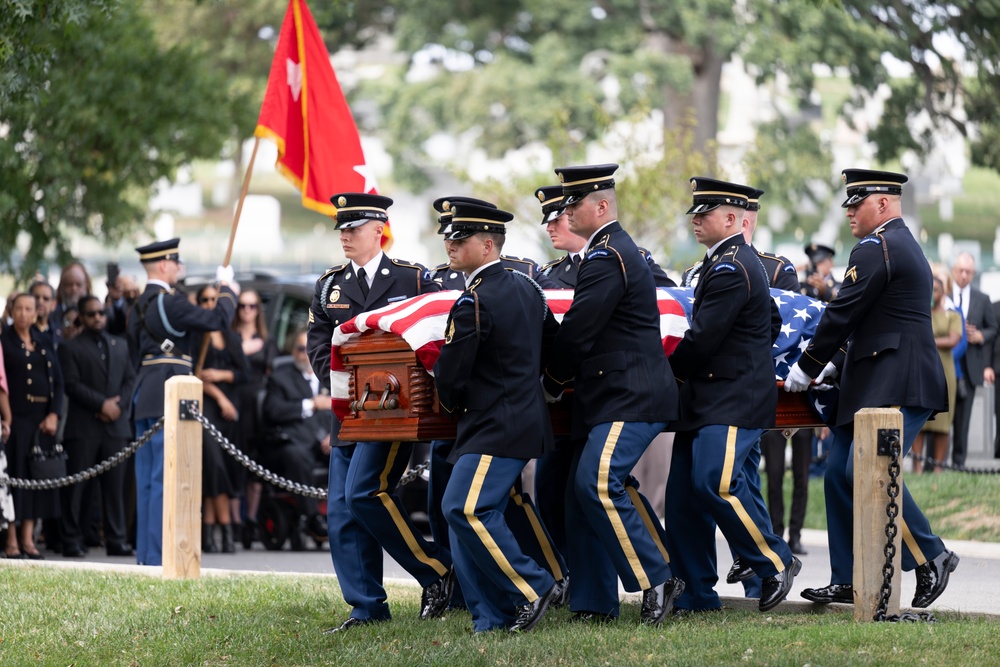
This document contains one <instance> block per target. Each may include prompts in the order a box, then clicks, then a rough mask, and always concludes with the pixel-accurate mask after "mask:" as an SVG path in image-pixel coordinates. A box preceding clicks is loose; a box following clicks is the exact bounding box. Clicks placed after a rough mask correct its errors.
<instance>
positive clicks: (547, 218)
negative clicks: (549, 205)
mask: <svg viewBox="0 0 1000 667" xmlns="http://www.w3.org/2000/svg"><path fill="white" fill-rule="evenodd" d="M565 212H566V209H564V208H559V209H556V210H555V211H549V212H548V213H546V214H545V215H543V216H542V224H543V225H547V224H549V223H550V222H552V221H554V220H556V219H557V218H558V217H559V216H560V215H562V214H563V213H565Z"/></svg>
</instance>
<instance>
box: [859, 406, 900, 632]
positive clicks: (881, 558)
mask: <svg viewBox="0 0 1000 667" xmlns="http://www.w3.org/2000/svg"><path fill="white" fill-rule="evenodd" d="M879 429H896V430H897V431H898V433H899V442H900V447H902V441H903V415H902V414H901V413H900V411H899V410H894V409H892V408H865V409H863V410H859V411H858V412H857V414H855V417H854V620H855V621H862V622H869V621H871V620H872V617H873V616H874V615H875V609H876V608H877V607H878V602H879V594H880V592H881V588H882V567H883V565H885V544H886V539H887V538H886V535H885V526H886V523H887V522H888V520H889V518H888V516H887V515H886V506H887V505H888V504H889V495H888V488H889V461H890V457H889V456H886V455H879V454H878V439H879V438H878V432H879ZM900 467H901V469H900V474H899V478H898V480H897V482H898V484H899V496H898V497H897V498H896V504H897V505H899V513H898V514H897V516H896V529H897V530H896V537H895V539H894V540H893V544H894V545H895V546H896V556H895V558H893V561H892V565H893V576H892V593H891V595H890V596H889V603H888V605H887V607H886V611H885V613H886V615H890V614H898V613H899V586H900V581H901V580H902V577H901V576H900V570H899V568H900V562H901V557H902V536H903V528H902V522H903V473H902V453H900Z"/></svg>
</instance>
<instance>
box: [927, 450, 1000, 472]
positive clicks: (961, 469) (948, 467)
mask: <svg viewBox="0 0 1000 667" xmlns="http://www.w3.org/2000/svg"><path fill="white" fill-rule="evenodd" d="M908 456H910V457H911V458H912V459H913V460H914V461H920V460H922V461H923V462H924V465H925V466H934V467H936V468H941V469H942V470H953V471H955V472H964V473H968V474H970V475H1000V467H996V468H966V467H965V466H957V465H955V464H953V463H948V462H946V461H938V460H936V459H933V458H931V457H930V456H920V455H918V454H914V453H913V450H910V453H909V454H908Z"/></svg>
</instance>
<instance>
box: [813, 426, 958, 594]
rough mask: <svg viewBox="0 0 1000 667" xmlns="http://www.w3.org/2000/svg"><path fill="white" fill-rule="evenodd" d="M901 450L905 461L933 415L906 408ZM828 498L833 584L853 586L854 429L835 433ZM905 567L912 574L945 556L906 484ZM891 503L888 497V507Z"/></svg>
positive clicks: (827, 478)
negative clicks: (917, 568) (851, 584)
mask: <svg viewBox="0 0 1000 667" xmlns="http://www.w3.org/2000/svg"><path fill="white" fill-rule="evenodd" d="M900 412H902V414H903V450H902V454H901V456H900V460H901V461H902V457H904V456H906V455H907V454H908V453H909V451H910V449H911V448H912V447H913V441H914V440H915V439H916V438H917V435H918V434H919V433H920V429H921V428H922V427H923V425H924V422H926V421H927V419H928V417H930V415H931V411H930V410H924V409H923V408H906V407H904V408H902V409H901V410H900ZM823 491H824V495H825V496H826V525H827V531H828V533H829V538H830V539H829V541H830V583H833V584H850V583H852V582H853V581H854V424H853V423H852V424H848V425H847V426H838V427H836V428H834V429H833V444H832V445H831V448H830V457H829V458H828V459H827V466H826V475H825V477H824V480H823ZM902 497H903V519H902V522H901V524H900V532H901V533H902V536H903V553H902V563H901V565H902V568H903V570H904V571H907V572H908V571H910V570H912V569H914V568H915V567H917V566H918V565H923V564H924V563H926V562H927V561H928V560H933V559H934V558H937V557H938V556H940V555H941V552H942V551H944V542H942V541H941V538H940V537H938V536H937V535H935V534H934V533H933V532H931V525H930V522H929V521H927V517H926V516H924V513H923V512H922V511H920V507H919V506H918V505H917V503H916V502H914V500H913V496H911V495H910V491H909V489H907V488H906V483H905V482H904V483H903V495H902ZM888 502H889V499H888V497H886V503H888Z"/></svg>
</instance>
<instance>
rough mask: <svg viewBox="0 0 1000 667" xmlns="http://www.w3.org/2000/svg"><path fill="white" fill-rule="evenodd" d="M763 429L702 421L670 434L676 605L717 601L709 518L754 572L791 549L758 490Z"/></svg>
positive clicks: (670, 544) (777, 565)
mask: <svg viewBox="0 0 1000 667" xmlns="http://www.w3.org/2000/svg"><path fill="white" fill-rule="evenodd" d="M761 433H762V429H743V428H737V427H735V426H726V425H709V426H704V427H702V428H700V429H697V430H695V431H683V432H680V433H678V434H677V435H676V437H675V438H674V451H673V457H672V459H671V464H670V476H669V478H668V479H667V494H666V518H667V521H666V531H667V537H668V541H667V548H668V549H669V550H670V553H671V555H672V556H673V561H672V565H673V567H674V570H675V571H676V573H677V576H679V577H680V578H681V579H683V580H684V582H685V583H686V584H687V588H686V589H685V591H684V593H683V594H681V596H680V597H679V598H678V599H677V606H678V607H680V608H683V609H697V610H703V609H718V608H719V607H721V606H722V602H721V600H720V599H719V595H718V593H716V592H715V584H716V582H717V581H718V579H719V575H718V564H717V561H716V553H715V526H716V524H717V525H718V526H719V528H721V530H722V533H723V535H724V536H725V537H726V540H727V541H728V542H729V546H730V548H731V549H732V551H733V552H734V554H736V555H738V556H739V557H740V559H741V560H742V561H743V562H744V563H745V564H747V565H750V566H751V567H752V568H753V570H754V572H755V573H756V574H757V576H759V577H770V576H773V575H775V574H777V573H778V572H781V571H784V568H785V566H786V565H788V564H789V563H791V562H792V552H791V550H790V549H789V548H788V545H787V544H785V542H784V540H782V539H781V538H780V537H778V536H777V535H775V534H774V532H773V531H772V530H771V520H770V517H769V516H768V514H767V507H766V505H765V504H764V498H763V496H762V495H761V491H760V473H759V469H757V470H756V471H755V470H753V469H754V468H755V466H754V462H756V463H757V465H758V466H759V461H760V445H759V439H760V435H761Z"/></svg>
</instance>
